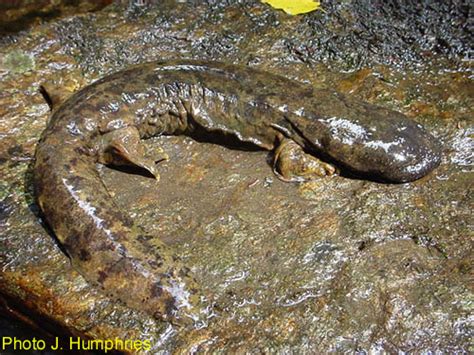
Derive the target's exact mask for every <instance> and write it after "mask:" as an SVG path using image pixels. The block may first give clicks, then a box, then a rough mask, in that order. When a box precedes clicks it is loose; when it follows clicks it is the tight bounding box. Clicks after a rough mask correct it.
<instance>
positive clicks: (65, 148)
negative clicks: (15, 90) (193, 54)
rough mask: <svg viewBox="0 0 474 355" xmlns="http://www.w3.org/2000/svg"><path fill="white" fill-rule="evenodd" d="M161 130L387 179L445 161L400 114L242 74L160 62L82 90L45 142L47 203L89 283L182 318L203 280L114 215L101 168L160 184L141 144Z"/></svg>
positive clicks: (40, 179) (161, 314)
mask: <svg viewBox="0 0 474 355" xmlns="http://www.w3.org/2000/svg"><path fill="white" fill-rule="evenodd" d="M160 134H188V135H191V136H198V137H199V138H200V139H203V138H204V139H213V140H215V139H216V138H218V139H219V140H220V141H221V142H223V143H226V142H230V141H232V142H233V143H235V141H238V142H242V143H247V144H252V145H255V146H257V147H260V148H263V149H268V150H272V149H274V148H276V147H277V146H278V144H279V143H280V142H282V141H285V142H287V140H291V141H293V142H296V143H297V144H298V146H300V147H303V148H304V149H305V151H307V152H309V153H311V154H314V155H320V156H322V157H324V158H326V159H329V160H331V161H332V162H334V163H335V164H337V165H338V166H339V167H341V168H342V169H347V170H350V171H352V172H353V173H357V174H360V175H363V176H366V177H369V178H372V179H376V180H383V181H388V182H405V181H411V180H415V179H418V178H420V177H422V176H423V175H425V174H427V173H428V172H429V171H430V170H432V169H433V168H434V167H436V166H437V165H438V164H439V160H440V158H439V148H438V146H437V144H436V142H435V141H434V139H433V137H432V136H431V135H429V134H428V133H426V132H425V131H424V130H423V129H422V128H421V127H420V126H419V125H417V124H416V123H414V122H412V121H410V120H408V119H407V118H406V117H405V116H403V115H402V114H400V113H398V112H394V111H390V110H387V109H384V108H380V107H375V106H372V105H369V104H366V103H362V102H358V101H355V100H352V99H350V98H347V97H345V96H343V95H341V94H338V93H335V92H332V91H329V90H316V89H313V88H312V87H311V86H307V85H303V84H300V83H297V82H294V81H291V80H288V79H285V78H283V77H280V76H276V75H272V74H269V73H265V72H261V71H257V70H253V69H249V68H245V67H240V66H234V65H227V64H222V63H209V62H203V61H189V60H180V61H171V62H154V63H148V64H143V65H139V66H136V67H133V68H131V69H129V70H125V71H122V72H119V73H116V74H113V75H110V76H108V77H105V78H103V79H102V80H99V81H97V82H96V83H94V84H92V85H90V86H88V87H86V88H84V89H82V90H81V91H79V92H77V93H76V94H74V95H73V96H72V97H70V98H69V99H68V100H67V101H66V102H64V103H63V104H62V105H61V106H60V107H59V108H57V109H56V110H55V111H54V113H53V115H52V117H51V121H50V123H49V124H48V127H47V128H46V130H45V131H44V133H43V135H42V138H41V140H40V142H39V144H38V147H37V151H36V165H35V188H36V194H37V199H38V202H39V205H40V207H41V209H42V211H43V213H44V216H45V217H46V219H47V221H48V223H49V224H50V226H51V227H52V229H53V230H54V232H55V234H56V236H57V238H58V240H59V241H60V242H61V244H62V245H63V246H64V249H65V250H66V251H67V253H68V254H69V256H70V257H71V259H72V261H73V263H74V264H75V265H76V267H77V268H78V270H79V271H80V272H81V273H82V275H84V276H85V277H86V278H87V279H88V280H89V281H90V282H93V283H95V284H98V285H100V287H102V288H103V289H104V290H105V291H106V292H108V293H109V294H111V295H113V296H115V297H117V298H118V299H120V300H122V301H123V302H125V303H126V304H127V305H128V306H129V307H132V308H135V309H138V310H143V311H146V312H149V313H150V314H152V315H154V316H156V317H157V318H160V319H166V320H170V321H175V322H182V321H185V320H186V319H187V318H189V317H191V315H192V314H193V312H194V314H196V313H195V312H198V309H199V306H198V304H199V300H198V293H197V291H196V290H197V286H196V284H195V282H194V281H193V279H192V278H191V277H189V276H188V272H187V269H186V268H185V267H183V266H182V265H181V264H180V263H179V261H177V260H176V259H175V258H174V257H173V256H172V253H171V252H170V251H168V250H167V248H166V247H165V246H164V245H159V246H156V242H154V243H153V244H152V243H150V238H151V236H148V235H144V234H143V233H142V232H141V231H140V228H139V227H137V226H134V224H133V222H132V221H131V220H130V218H129V217H128V216H127V215H126V214H124V213H123V212H122V211H121V210H120V209H119V208H118V207H117V205H116V204H115V203H114V201H113V199H112V198H111V196H110V195H109V193H108V192H107V189H106V188H105V186H104V185H103V182H102V180H101V179H100V177H99V174H98V172H97V170H96V163H98V162H101V163H108V164H132V165H136V166H139V167H141V168H144V169H147V170H148V171H150V172H151V173H152V174H154V175H155V176H157V174H156V171H155V167H154V164H153V162H150V161H147V160H146V159H145V158H144V157H143V155H142V148H141V145H140V139H146V138H148V137H152V136H156V135H160ZM285 144H286V143H285ZM290 146H291V144H290V145H288V147H290ZM295 146H296V145H295ZM288 155H289V156H294V155H292V154H280V153H279V154H277V156H278V157H279V159H285V158H284V157H285V156H288ZM280 165H282V166H288V164H286V165H285V164H280ZM326 170H328V169H326ZM329 170H330V169H329ZM188 303H189V304H188ZM196 309H197V310H196Z"/></svg>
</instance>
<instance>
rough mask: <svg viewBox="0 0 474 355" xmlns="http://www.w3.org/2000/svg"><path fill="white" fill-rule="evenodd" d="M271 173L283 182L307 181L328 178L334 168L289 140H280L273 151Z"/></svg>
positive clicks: (334, 170) (332, 173)
mask: <svg viewBox="0 0 474 355" xmlns="http://www.w3.org/2000/svg"><path fill="white" fill-rule="evenodd" d="M273 171H274V172H275V174H276V175H277V176H278V178H279V179H281V180H283V181H289V182H293V181H309V180H315V179H318V178H321V177H323V176H330V175H334V174H335V173H336V168H335V167H333V166H332V165H330V164H328V163H325V162H323V161H321V160H319V159H317V158H315V157H313V156H312V155H309V154H307V153H305V152H304V150H303V148H301V146H299V145H298V144H297V143H296V142H294V141H293V140H291V139H289V138H282V139H281V141H280V145H279V146H278V147H277V148H276V150H275V156H274V158H273Z"/></svg>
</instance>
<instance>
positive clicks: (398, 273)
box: [0, 1, 474, 353]
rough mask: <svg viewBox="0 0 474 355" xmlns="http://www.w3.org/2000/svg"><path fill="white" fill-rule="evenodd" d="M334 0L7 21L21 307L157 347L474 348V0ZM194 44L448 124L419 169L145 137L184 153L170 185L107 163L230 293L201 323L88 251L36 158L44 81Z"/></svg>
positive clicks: (1, 237) (16, 308) (148, 218)
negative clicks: (285, 177) (303, 163)
mask: <svg viewBox="0 0 474 355" xmlns="http://www.w3.org/2000/svg"><path fill="white" fill-rule="evenodd" d="M155 3H156V4H155ZM382 4H384V5H383V6H382ZM420 7H424V8H423V9H420ZM323 8H324V9H325V12H322V11H317V12H314V13H310V14H307V15H304V16H296V17H291V16H288V15H285V14H284V13H282V12H279V11H275V10H273V9H271V8H270V7H268V6H265V5H262V4H260V3H259V2H255V1H205V2H195V1H188V2H183V1H159V2H157V1H155V2H153V1H148V2H146V1H130V2H123V3H122V4H120V3H119V4H115V5H111V6H108V7H106V8H105V9H103V10H101V11H99V12H95V13H89V14H83V15H77V16H72V17H67V18H64V19H58V20H56V21H51V22H49V23H46V24H43V25H36V26H33V27H32V28H31V29H29V30H28V31H25V32H20V33H16V34H11V35H8V36H3V37H2V38H0V44H1V45H0V60H1V61H0V78H1V82H0V174H1V176H2V179H1V182H0V184H1V185H0V266H1V273H0V294H1V298H2V300H3V302H2V308H3V310H8V311H9V312H10V313H11V314H14V315H15V316H17V317H21V318H22V319H24V320H27V321H28V322H30V324H41V327H42V328H43V330H44V331H45V332H46V333H48V334H49V335H53V334H61V335H63V336H70V335H74V336H76V335H80V336H82V337H84V338H93V339H111V338H112V339H113V338H115V337H119V338H122V339H142V340H146V339H149V340H150V341H151V344H152V352H157V351H159V350H160V351H195V350H210V351H215V350H221V351H236V350H239V351H249V352H255V351H264V352H271V351H280V352H283V351H292V352H298V353H299V352H303V351H316V350H319V351H323V352H324V351H330V350H332V351H338V352H345V351H358V352H359V351H360V352H368V351H379V350H385V351H388V352H399V351H416V352H420V351H443V352H452V351H458V352H462V351H465V352H468V351H470V350H471V351H472V348H471V349H470V348H469V346H470V341H471V339H472V300H473V293H472V291H473V290H472V259H473V255H472V250H473V248H472V247H473V238H472V237H473V235H472V210H471V208H472V181H473V174H472V164H473V153H472V152H473V135H474V129H473V126H472V117H473V111H472V107H474V102H473V101H474V100H473V97H474V95H473V94H474V85H473V83H472V80H471V79H470V75H471V77H472V73H471V71H470V68H469V62H468V61H466V59H467V56H468V54H469V52H470V51H471V53H472V49H470V48H469V46H470V44H469V40H468V39H469V33H470V32H469V28H468V25H467V24H466V23H467V22H469V21H468V18H469V13H470V12H469V11H471V13H472V8H469V6H468V5H467V2H466V3H463V2H462V1H457V2H450V3H449V4H443V5H440V6H439V7H434V6H431V5H430V6H428V5H418V2H413V4H411V5H407V6H406V7H403V8H399V7H396V6H395V2H387V4H386V2H380V1H370V2H362V1H346V2H343V3H342V4H339V5H331V4H325V3H323ZM369 9H372V10H373V11H375V13H374V14H372V12H369ZM375 14H377V15H378V16H375ZM417 14H418V15H417ZM420 14H421V15H420ZM412 23H415V24H416V26H410V24H412ZM426 29H427V30H426ZM471 35H472V33H471ZM176 57H182V58H205V59H214V60H224V61H228V62H234V63H240V64H243V65H250V66H255V67H258V68H261V69H265V70H268V71H272V72H275V73H279V74H282V75H285V76H287V77H289V78H293V79H295V80H301V81H309V82H311V83H312V84H313V85H314V86H317V87H335V88H337V89H338V90H340V91H342V92H345V93H347V94H350V95H354V96H357V97H359V98H360V99H362V100H366V101H369V102H372V103H375V104H380V105H383V106H387V107H390V108H394V109H397V110H399V111H402V112H404V113H406V114H407V115H409V116H410V117H412V118H413V119H414V120H416V121H418V122H420V123H422V124H423V125H425V127H426V128H427V129H428V130H430V131H431V132H432V133H433V134H434V135H435V136H436V137H437V138H438V139H439V140H440V142H441V143H442V146H443V162H442V164H441V166H440V167H439V168H438V169H437V170H436V171H434V172H433V173H432V174H431V175H430V176H428V177H425V178H423V179H421V180H419V181H417V182H414V183H410V184H402V185H384V184H377V183H372V182H366V181H362V180H355V179H348V178H343V177H333V178H327V179H322V180H319V181H314V182H309V183H304V184H300V185H296V184H287V183H283V182H281V181H279V180H278V179H276V177H275V176H274V175H273V173H272V170H271V167H270V166H269V164H268V154H267V153H265V152H255V151H254V152H247V151H238V150H230V149H226V148H223V147H220V146H217V145H213V144H209V143H198V142H196V141H193V140H192V139H190V138H185V137H160V138H154V139H151V140H149V141H147V148H148V154H149V155H150V156H153V154H154V153H156V151H157V149H163V150H165V151H166V152H167V153H168V155H169V156H170V158H171V159H170V161H169V162H167V163H162V165H161V166H160V174H161V181H160V182H159V183H156V181H154V180H151V179H149V178H146V177H143V176H140V175H133V174H125V173H124V172H120V171H117V170H113V169H109V168H105V167H102V168H100V171H101V174H102V176H103V179H104V181H105V183H106V185H107V187H108V189H109V190H110V191H111V192H112V193H113V195H114V198H115V199H116V201H117V202H118V203H119V204H120V205H121V206H123V207H124V209H126V210H127V211H129V213H130V215H131V216H132V217H133V218H134V219H135V220H136V221H137V223H138V224H140V225H142V226H143V227H144V228H145V229H146V230H147V231H149V232H150V233H153V234H155V235H157V236H162V238H163V240H165V241H166V242H167V243H168V244H170V245H172V246H173V247H174V248H175V249H176V250H177V251H178V254H179V255H180V256H181V257H182V258H183V259H184V261H185V262H186V263H187V264H188V265H191V266H192V270H193V272H194V274H195V275H196V277H197V279H198V281H199V282H200V284H201V285H202V288H203V291H204V293H205V294H206V295H207V297H208V299H209V301H210V302H211V303H212V304H214V307H213V310H212V311H210V317H209V319H208V321H207V323H206V324H203V325H202V327H200V328H199V329H198V328H195V329H187V330H186V329H176V328H174V327H173V326H170V325H168V324H164V323H160V322H157V321H155V320H153V319H151V318H149V317H148V316H147V315H144V314H141V313H139V312H135V311H132V310H129V309H127V308H125V307H124V306H123V305H121V304H117V303H114V302H113V301H111V300H110V299H108V298H107V297H105V296H104V295H102V294H100V293H99V292H97V291H96V290H95V289H94V288H92V287H91V286H89V285H88V284H87V283H86V282H85V281H84V280H83V279H82V277H81V276H80V275H79V274H77V273H76V272H75V271H74V270H73V269H72V268H71V266H70V263H69V260H68V258H67V257H66V256H65V255H64V254H63V253H62V251H61V250H60V248H59V247H58V245H57V244H56V242H55V240H54V238H53V236H52V235H51V234H50V233H49V231H48V229H47V228H46V227H45V226H44V225H43V224H42V221H41V219H40V218H39V217H38V208H37V206H36V204H35V202H34V198H33V195H32V185H31V169H32V158H33V155H34V149H35V145H36V142H37V140H38V138H39V135H40V134H41V132H42V130H43V129H44V127H45V125H46V122H47V119H48V116H49V111H48V106H47V105H46V103H45V102H44V100H43V97H42V96H41V94H40V93H39V92H38V87H39V85H40V84H43V83H48V84H49V85H52V86H57V87H61V88H63V90H65V92H73V91H75V90H77V89H78V88H80V87H82V86H84V85H87V84H89V83H91V82H93V81H94V80H96V79H98V78H100V77H101V76H103V75H104V74H106V73H109V72H113V71H116V70H119V69H122V68H125V67H127V66H128V65H130V64H134V63H140V62H144V61H149V60H154V59H161V58H176Z"/></svg>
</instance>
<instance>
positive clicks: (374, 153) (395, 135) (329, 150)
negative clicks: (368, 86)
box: [291, 107, 441, 183]
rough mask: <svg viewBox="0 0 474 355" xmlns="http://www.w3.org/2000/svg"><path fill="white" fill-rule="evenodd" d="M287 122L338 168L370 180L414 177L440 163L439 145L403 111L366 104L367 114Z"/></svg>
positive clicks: (397, 181) (425, 172)
mask: <svg viewBox="0 0 474 355" xmlns="http://www.w3.org/2000/svg"><path fill="white" fill-rule="evenodd" d="M291 122H292V124H293V125H294V126H296V127H297V128H298V131H299V133H300V135H302V136H303V137H304V141H305V142H304V143H305V145H306V146H307V147H309V148H310V149H311V148H313V149H314V150H315V151H316V152H320V153H322V154H323V155H325V156H327V157H328V158H329V159H331V160H334V161H335V162H336V163H338V164H339V165H340V166H341V167H342V168H345V169H347V170H349V171H351V172H353V173H355V174H357V175H362V176H364V177H368V178H370V179H372V180H376V181H380V180H381V181H386V182H394V183H401V182H408V181H414V180H417V179H419V178H421V177H423V176H425V175H426V174H428V173H429V172H430V171H431V170H433V169H434V168H436V167H437V166H438V165H439V163H440V160H441V158H440V147H439V145H438V143H437V141H436V140H435V138H434V137H433V136H432V135H431V134H429V133H428V132H426V131H425V130H424V129H423V127H422V126H421V125H419V124H417V123H416V122H414V121H411V120H410V119H408V118H407V117H405V116H404V115H403V114H401V113H398V112H394V111H390V110H385V109H381V108H380V109H379V108H377V107H373V108H371V111H370V117H357V118H353V117H350V118H346V117H344V116H342V117H337V116H334V117H329V118H315V119H311V123H310V124H309V125H308V122H306V124H305V125H304V126H302V125H301V122H302V121H301V119H297V120H296V121H294V120H293V119H292V120H291Z"/></svg>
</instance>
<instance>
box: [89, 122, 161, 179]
mask: <svg viewBox="0 0 474 355" xmlns="http://www.w3.org/2000/svg"><path fill="white" fill-rule="evenodd" d="M98 145H99V146H98V152H99V162H100V163H102V164H110V165H115V166H135V167H139V168H142V169H145V170H146V171H148V172H149V173H150V174H152V175H153V176H154V177H155V178H156V179H157V180H159V179H160V175H159V174H158V171H157V169H156V163H157V162H160V161H163V160H168V156H167V155H166V153H164V152H162V153H160V155H159V156H158V157H157V160H156V161H153V160H151V159H148V158H146V157H145V149H144V147H143V144H142V142H141V141H140V134H139V132H138V129H137V128H136V127H132V126H129V127H124V128H120V129H117V130H114V131H111V132H107V133H105V134H103V135H102V136H101V137H100V139H99V143H98Z"/></svg>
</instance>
